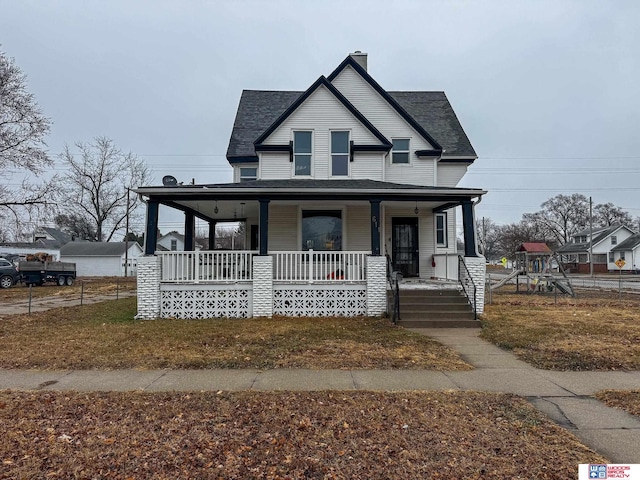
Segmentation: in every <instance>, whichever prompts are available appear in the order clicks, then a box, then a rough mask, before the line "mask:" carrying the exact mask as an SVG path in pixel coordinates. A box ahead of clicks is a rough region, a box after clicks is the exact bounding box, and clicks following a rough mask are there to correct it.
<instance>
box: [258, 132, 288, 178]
mask: <svg viewBox="0 0 640 480" xmlns="http://www.w3.org/2000/svg"><path fill="white" fill-rule="evenodd" d="M287 143H289V141H288V140H287ZM259 155H260V168H259V169H258V177H259V178H260V180H280V179H283V178H291V171H292V170H291V169H292V165H291V161H290V160H289V154H288V153H286V152H274V153H272V152H269V153H266V152H262V153H260V154H259Z"/></svg>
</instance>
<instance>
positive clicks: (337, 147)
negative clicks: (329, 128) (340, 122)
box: [331, 132, 349, 177]
mask: <svg viewBox="0 0 640 480" xmlns="http://www.w3.org/2000/svg"><path fill="white" fill-rule="evenodd" d="M348 175H349V132H331V176H332V177H346V176H348Z"/></svg>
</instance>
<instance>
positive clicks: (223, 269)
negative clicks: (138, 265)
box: [157, 250, 258, 283]
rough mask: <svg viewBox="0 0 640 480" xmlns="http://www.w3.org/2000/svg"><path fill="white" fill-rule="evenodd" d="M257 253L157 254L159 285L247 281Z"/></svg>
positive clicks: (236, 251)
mask: <svg viewBox="0 0 640 480" xmlns="http://www.w3.org/2000/svg"><path fill="white" fill-rule="evenodd" d="M257 254H258V252H257V251H251V250H221V251H196V252H192V251H189V252H157V255H158V256H159V257H160V259H161V264H162V277H161V281H162V282H193V283H198V282H213V281H226V282H238V281H250V280H252V279H253V273H252V272H253V262H252V259H253V256H254V255H257Z"/></svg>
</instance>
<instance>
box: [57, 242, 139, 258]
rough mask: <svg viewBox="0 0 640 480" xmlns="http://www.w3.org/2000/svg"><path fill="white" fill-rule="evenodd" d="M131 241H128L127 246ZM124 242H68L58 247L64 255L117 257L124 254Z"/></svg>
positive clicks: (131, 243)
mask: <svg viewBox="0 0 640 480" xmlns="http://www.w3.org/2000/svg"><path fill="white" fill-rule="evenodd" d="M131 245H133V242H129V247H131ZM125 249H126V247H125V242H69V243H67V244H66V245H65V246H64V247H62V248H61V249H60V255H61V256H66V257H118V256H120V255H124V252H125Z"/></svg>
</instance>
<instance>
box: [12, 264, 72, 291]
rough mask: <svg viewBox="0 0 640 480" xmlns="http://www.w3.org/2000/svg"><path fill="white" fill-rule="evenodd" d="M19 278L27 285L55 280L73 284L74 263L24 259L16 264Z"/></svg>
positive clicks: (62, 283)
mask: <svg viewBox="0 0 640 480" xmlns="http://www.w3.org/2000/svg"><path fill="white" fill-rule="evenodd" d="M18 270H19V271H20V279H21V281H22V282H23V283H25V284H26V285H27V286H29V285H42V284H43V283H45V282H56V283H57V284H58V285H73V281H74V280H75V279H76V264H75V263H70V262H40V261H26V262H20V263H19V264H18Z"/></svg>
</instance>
